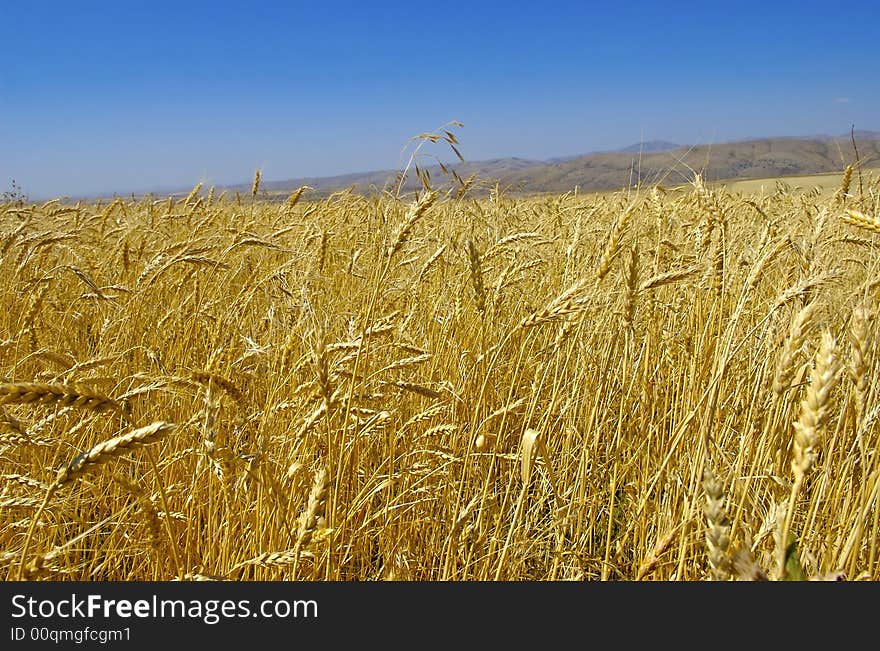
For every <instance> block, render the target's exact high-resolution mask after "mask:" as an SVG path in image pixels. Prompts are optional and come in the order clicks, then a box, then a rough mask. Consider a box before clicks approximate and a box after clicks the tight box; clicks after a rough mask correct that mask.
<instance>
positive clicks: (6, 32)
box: [0, 0, 880, 198]
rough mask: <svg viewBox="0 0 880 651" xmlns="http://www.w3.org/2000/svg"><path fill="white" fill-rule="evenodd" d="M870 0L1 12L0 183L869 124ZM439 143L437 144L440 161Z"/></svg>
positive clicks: (565, 148)
mask: <svg viewBox="0 0 880 651" xmlns="http://www.w3.org/2000/svg"><path fill="white" fill-rule="evenodd" d="M878 25H880V3H878V2H847V3H834V4H832V3H828V2H822V3H819V2H748V3H746V2H732V1H730V2H724V3H714V2H703V3H695V2H681V3H676V2H662V3H661V2H629V3H620V2H548V3H537V2H534V1H531V2H518V1H516V0H507V1H505V2H478V1H473V2H460V3H448V4H443V3H418V2H412V1H410V2H372V3H370V2H333V1H325V2H320V3H317V2H309V3H300V2H278V3H276V2H270V1H268V0H262V1H261V2H259V3H250V2H249V3H244V2H239V3H234V2H226V3H223V2H165V1H164V0H151V1H150V2H125V1H122V0H117V1H116V2H88V1H87V0H83V1H78V2H57V3H56V2H33V3H28V2H10V1H4V2H3V3H2V7H0V56H2V61H3V66H2V68H0V143H2V144H0V190H5V189H8V188H9V187H10V184H11V180H12V179H13V178H14V179H15V180H16V181H17V182H18V184H19V185H20V186H22V188H23V189H24V191H25V192H27V193H28V194H30V195H31V197H40V198H48V197H54V196H62V195H71V196H76V195H82V194H89V193H99V192H112V191H119V192H128V191H137V190H145V189H153V188H159V187H163V186H164V187H168V186H173V187H181V186H192V185H194V184H195V183H196V182H199V181H204V182H205V183H206V185H210V184H224V183H235V182H246V181H248V180H249V179H250V178H252V176H253V172H254V170H255V169H257V168H260V169H261V170H262V173H263V178H264V179H266V180H282V179H287V178H293V177H299V176H323V175H331V174H338V173H346V172H356V171H365V170H372V169H392V168H398V167H400V166H401V165H402V164H403V163H404V162H405V160H402V159H401V150H402V149H403V147H404V146H405V145H406V142H407V140H408V139H409V138H410V137H412V136H414V135H416V134H417V133H419V132H423V131H430V130H433V129H435V128H437V127H440V126H441V125H443V124H444V123H446V122H448V121H450V120H459V121H461V122H463V123H464V125H465V126H464V128H463V129H461V130H460V131H458V137H459V139H460V141H461V145H462V146H461V150H462V153H463V154H464V156H465V158H467V159H470V160H481V159H486V158H494V157H502V156H520V157H525V158H538V159H543V158H548V157H552V156H565V155H571V154H577V153H583V152H589V151H594V150H602V149H612V148H618V147H622V146H626V145H629V144H631V143H634V142H638V141H639V140H641V139H644V140H655V139H662V140H672V141H674V142H678V143H687V144H691V143H697V142H700V143H702V142H720V141H723V140H730V139H739V138H748V137H753V136H766V135H804V134H815V133H832V134H840V133H844V132H848V131H849V129H850V126H851V125H852V124H855V125H856V128H862V129H873V130H880V67H878V62H880V39H878V38H877V29H878ZM438 151H439V150H438Z"/></svg>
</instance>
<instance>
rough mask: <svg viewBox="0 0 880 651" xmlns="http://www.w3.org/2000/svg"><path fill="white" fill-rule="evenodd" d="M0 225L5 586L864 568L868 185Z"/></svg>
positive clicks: (868, 438) (869, 572) (430, 194)
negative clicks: (826, 190)
mask: <svg viewBox="0 0 880 651" xmlns="http://www.w3.org/2000/svg"><path fill="white" fill-rule="evenodd" d="M853 176H854V175H853V174H851V173H850V174H846V175H845V178H844V180H843V182H842V185H841V187H840V188H838V190H837V191H836V192H835V193H833V194H832V195H824V194H821V193H819V192H818V191H808V192H803V193H793V192H789V191H786V190H785V189H784V188H780V189H779V190H778V191H777V192H776V193H774V194H764V195H762V196H757V195H756V196H749V195H743V194H740V193H735V192H732V191H730V190H728V189H725V188H723V187H709V186H707V185H705V184H703V183H702V182H701V181H700V178H699V177H696V178H695V180H694V182H693V183H692V184H690V185H689V186H687V187H684V188H681V189H678V190H676V191H672V190H669V191H667V190H664V189H662V188H653V189H652V188H645V189H638V190H629V191H626V192H618V193H609V194H594V195H579V194H577V193H568V194H565V195H561V196H555V197H531V198H529V197H516V196H508V195H506V194H505V193H503V192H498V191H495V192H493V193H492V194H491V195H490V196H488V197H486V198H469V197H468V196H467V195H464V196H461V193H459V194H458V195H456V194H455V193H446V194H444V193H441V192H437V191H433V190H429V189H427V188H425V189H422V190H421V191H420V192H419V193H418V194H417V196H410V197H407V198H406V199H404V200H401V199H397V198H395V197H393V196H389V195H388V194H386V195H377V196H371V197H365V196H358V195H355V194H353V193H350V192H341V193H337V194H335V195H332V196H330V197H328V198H325V199H322V200H317V201H315V200H307V199H308V194H307V193H306V192H305V189H301V190H300V191H298V192H295V193H294V194H293V195H291V196H290V197H289V199H288V200H287V201H283V202H277V201H266V200H265V199H264V198H263V195H261V193H260V191H259V185H260V178H259V174H258V175H257V177H256V178H255V182H254V188H253V191H252V192H251V193H250V194H244V195H238V196H229V195H227V194H220V195H216V194H215V192H214V191H213V190H211V191H210V192H206V191H203V190H202V188H201V187H200V186H196V187H195V188H193V191H192V192H191V193H190V195H189V196H187V197H185V198H176V199H175V198H169V199H160V200H155V198H153V197H147V198H142V199H138V200H135V199H132V200H130V201H129V200H122V199H116V200H115V201H112V202H109V203H108V202H106V201H105V202H103V203H96V204H91V205H85V204H76V205H72V204H69V203H67V204H65V203H62V202H60V201H50V202H48V203H46V204H43V205H36V204H13V203H9V204H5V205H3V206H2V208H0V231H2V238H0V242H2V244H0V293H2V302H3V310H2V312H0V338H2V341H0V380H2V384H0V406H2V409H3V411H2V414H0V560H2V563H0V567H2V568H3V571H4V573H5V576H6V578H7V580H13V579H40V580H117V581H128V580H172V579H178V580H282V579H283V580H331V581H334V580H367V581H369V580H406V581H408V580H456V581H457V580H575V581H576V580H680V581H696V580H737V579H742V580H755V579H759V580H761V579H769V580H798V579H846V580H878V579H880V557H878V556H880V505H878V501H880V495H878V494H880V426H878V422H877V421H878V416H880V390H878V389H880V385H878V382H877V377H878V375H880V374H878V350H877V336H876V320H875V308H876V294H877V291H878V285H880V280H878V267H880V258H878V255H877V253H878V250H880V240H878V234H880V210H878V197H880V184H878V181H877V180H874V179H873V178H869V179H866V180H865V183H864V185H863V191H862V192H859V190H858V188H857V187H856V186H855V185H854V179H853Z"/></svg>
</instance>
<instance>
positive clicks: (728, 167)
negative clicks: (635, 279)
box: [177, 130, 880, 198]
mask: <svg viewBox="0 0 880 651" xmlns="http://www.w3.org/2000/svg"><path fill="white" fill-rule="evenodd" d="M855 138H856V145H857V147H858V150H859V155H860V157H861V160H862V166H863V167H866V168H868V167H880V131H865V130H862V131H856V132H855ZM854 161H855V154H854V152H853V147H852V142H851V137H850V134H849V133H847V134H844V135H841V136H829V135H814V136H804V137H797V136H781V137H774V138H756V139H751V140H740V141H732V142H723V143H717V144H702V145H679V144H676V143H672V142H667V141H663V140H653V141H649V142H642V143H635V144H632V145H630V146H628V147H624V148H622V149H618V150H615V151H601V152H592V153H587V154H581V155H575V156H565V157H557V158H551V159H547V160H530V159H525V158H516V157H513V158H496V159H491V160H483V161H468V162H465V163H458V164H455V165H449V166H448V169H450V170H455V172H456V174H458V176H459V177H460V178H462V179H467V178H469V177H471V176H473V177H474V179H475V183H474V188H475V191H476V192H478V193H479V192H485V191H486V189H487V188H489V187H491V186H494V185H495V184H496V183H498V184H499V185H500V187H502V188H504V189H505V190H506V191H508V192H514V193H528V194H531V193H542V192H567V191H570V190H573V189H574V188H575V187H576V186H577V187H578V188H579V189H580V190H582V191H594V190H618V189H621V188H625V187H632V186H633V185H635V184H637V183H639V182H641V183H643V184H651V183H663V184H668V185H675V184H678V183H686V182H688V181H690V180H692V179H693V176H694V173H695V172H699V173H700V174H701V175H702V176H703V178H704V179H705V180H707V181H720V180H730V179H750V178H751V179H755V178H774V177H785V176H798V175H804V174H820V173H828V172H836V171H842V170H843V169H844V168H845V167H846V166H847V165H848V164H850V163H853V162H854ZM427 170H428V172H429V173H430V178H431V183H432V185H434V186H435V187H438V188H443V187H449V186H450V185H451V184H452V181H451V178H450V177H449V176H447V175H444V174H443V173H442V171H441V169H440V167H439V166H436V165H434V166H431V167H428V168H427ZM398 174H399V171H398V170H379V171H371V172H361V173H354V174H343V175H339V176H324V177H302V178H292V179H288V180H284V181H264V182H263V183H262V185H261V187H262V190H263V191H264V192H265V193H266V194H267V195H268V196H269V197H270V198H283V197H286V196H287V194H288V193H290V192H292V191H293V190H295V189H297V188H299V187H301V186H303V185H307V186H310V187H311V188H312V189H311V190H310V191H309V192H308V194H307V195H306V196H307V197H312V198H316V197H320V196H326V195H328V194H331V193H333V192H337V191H340V190H344V189H347V188H351V189H352V190H353V191H354V192H358V193H363V194H370V193H378V192H382V191H383V189H391V188H394V187H396V185H397V182H398V178H399V177H398ZM419 185H420V183H419V181H418V179H417V178H416V177H415V174H414V173H412V170H411V173H410V174H409V176H408V178H407V179H406V180H405V182H404V184H403V189H404V190H405V191H409V190H412V189H415V188H417V187H419ZM250 189H251V183H250V182H247V183H241V184H238V185H233V186H225V187H222V188H218V191H220V190H227V191H230V192H236V191H240V192H242V193H244V192H250ZM187 192H189V188H186V189H183V188H181V189H180V193H183V194H186V193H187ZM177 194H179V193H177Z"/></svg>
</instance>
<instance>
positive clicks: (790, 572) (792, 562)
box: [783, 535, 807, 581]
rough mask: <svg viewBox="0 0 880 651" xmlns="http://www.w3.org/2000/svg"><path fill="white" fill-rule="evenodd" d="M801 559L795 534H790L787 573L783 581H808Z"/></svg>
mask: <svg viewBox="0 0 880 651" xmlns="http://www.w3.org/2000/svg"><path fill="white" fill-rule="evenodd" d="M806 580H807V577H806V576H805V575H804V568H803V566H802V565H801V559H800V558H798V552H797V540H795V537H794V536H793V535H789V536H788V546H787V547H786V548H785V575H784V576H783V581H806Z"/></svg>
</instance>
